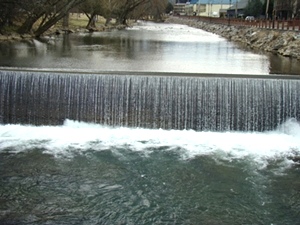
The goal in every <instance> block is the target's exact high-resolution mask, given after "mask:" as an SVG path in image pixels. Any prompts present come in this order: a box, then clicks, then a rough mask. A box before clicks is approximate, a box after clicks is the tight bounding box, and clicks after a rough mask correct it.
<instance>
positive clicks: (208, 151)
mask: <svg viewBox="0 0 300 225" xmlns="http://www.w3.org/2000/svg"><path fill="white" fill-rule="evenodd" d="M287 128H289V129H287ZM112 147H113V148H114V149H115V148H124V147H126V148H128V149H130V150H131V151H139V152H141V153H144V154H145V155H147V154H149V153H151V152H152V151H155V150H159V148H161V147H163V149H164V151H173V150H174V149H177V150H178V149H180V152H181V154H182V158H183V159H191V158H194V157H197V156H201V155H213V156H214V157H215V156H216V157H219V158H222V159H224V160H240V159H245V158H247V159H251V160H253V162H255V163H257V164H258V165H260V166H261V167H264V166H266V165H267V164H268V161H270V160H271V161H272V160H276V159H284V160H285V159H286V158H290V157H293V156H295V155H300V126H299V124H298V122H297V121H295V120H289V121H287V122H286V123H284V124H283V125H282V126H280V127H279V128H278V129H277V130H275V131H272V132H263V133H259V132H196V131H193V130H162V129H158V130H154V129H153V130H151V129H142V128H126V127H118V128H112V127H107V126H102V125H99V124H90V123H83V122H77V121H71V120H66V121H65V123H64V124H63V125H62V126H24V125H0V151H10V152H16V153H17V152H22V151H27V150H29V149H32V148H43V149H45V152H47V153H49V154H53V155H55V156H58V155H70V154H73V153H74V152H76V153H82V152H85V151H87V150H88V149H93V150H94V151H103V150H107V149H111V148H112ZM285 161H286V162H288V163H290V161H288V160H285Z"/></svg>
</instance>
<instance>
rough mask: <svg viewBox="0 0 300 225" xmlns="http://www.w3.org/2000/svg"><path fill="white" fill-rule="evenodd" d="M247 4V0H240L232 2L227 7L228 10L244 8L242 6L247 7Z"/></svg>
mask: <svg viewBox="0 0 300 225" xmlns="http://www.w3.org/2000/svg"><path fill="white" fill-rule="evenodd" d="M247 5H248V0H240V1H238V2H236V3H234V4H233V6H231V7H230V8H229V10H232V9H236V8H237V9H244V8H246V7H247Z"/></svg>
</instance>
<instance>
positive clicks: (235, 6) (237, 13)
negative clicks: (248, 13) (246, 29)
mask: <svg viewBox="0 0 300 225" xmlns="http://www.w3.org/2000/svg"><path fill="white" fill-rule="evenodd" d="M248 1H249V0H240V1H235V0H232V6H231V7H229V8H228V10H227V16H228V17H232V18H238V17H244V11H245V8H246V7H247V5H248Z"/></svg>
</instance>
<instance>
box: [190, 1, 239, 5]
mask: <svg viewBox="0 0 300 225" xmlns="http://www.w3.org/2000/svg"><path fill="white" fill-rule="evenodd" d="M236 1H239V0H191V1H190V3H191V4H213V5H221V4H226V5H229V4H230V2H231V4H232V5H233V4H235V3H236Z"/></svg>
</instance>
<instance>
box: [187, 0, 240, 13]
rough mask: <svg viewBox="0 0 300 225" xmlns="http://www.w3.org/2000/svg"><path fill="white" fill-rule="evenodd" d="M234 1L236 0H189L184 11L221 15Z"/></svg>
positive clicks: (236, 0)
mask: <svg viewBox="0 0 300 225" xmlns="http://www.w3.org/2000/svg"><path fill="white" fill-rule="evenodd" d="M236 2H238V0H191V1H190V2H189V3H188V4H186V6H185V11H186V14H187V15H197V16H208V17H221V16H222V14H224V13H226V11H227V9H228V8H230V7H231V6H233V5H234V4H236ZM230 3H231V4H230Z"/></svg>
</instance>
